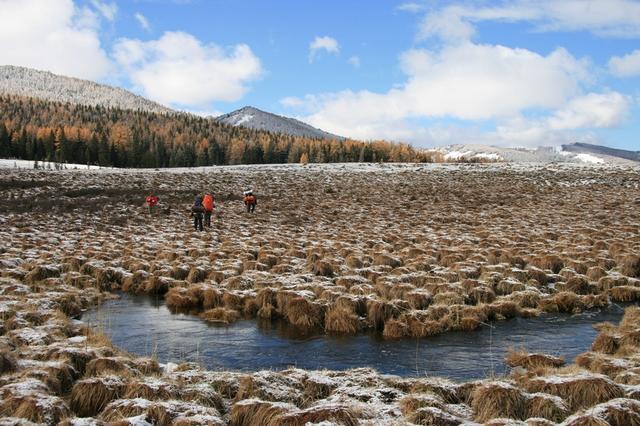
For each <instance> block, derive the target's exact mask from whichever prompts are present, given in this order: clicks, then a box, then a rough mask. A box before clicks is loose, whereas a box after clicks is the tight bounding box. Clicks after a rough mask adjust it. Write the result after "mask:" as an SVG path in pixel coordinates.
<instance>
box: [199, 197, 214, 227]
mask: <svg viewBox="0 0 640 426" xmlns="http://www.w3.org/2000/svg"><path fill="white" fill-rule="evenodd" d="M202 206H203V207H204V226H208V227H211V215H212V214H213V209H215V208H216V205H215V197H214V196H213V194H212V193H210V192H207V193H206V194H205V196H204V198H203V199H202Z"/></svg>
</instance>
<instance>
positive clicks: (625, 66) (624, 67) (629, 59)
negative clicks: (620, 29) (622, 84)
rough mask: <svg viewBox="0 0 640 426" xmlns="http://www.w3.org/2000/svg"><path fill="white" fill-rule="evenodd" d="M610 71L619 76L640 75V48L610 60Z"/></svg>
mask: <svg viewBox="0 0 640 426" xmlns="http://www.w3.org/2000/svg"><path fill="white" fill-rule="evenodd" d="M609 71H610V72H611V73H612V74H613V75H616V76H618V77H631V76H635V75H640V49H638V50H634V51H633V52H631V53H629V54H626V55H624V56H614V57H612V58H611V59H610V60H609Z"/></svg>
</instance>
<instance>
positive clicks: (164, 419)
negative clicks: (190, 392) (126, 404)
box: [147, 401, 225, 426]
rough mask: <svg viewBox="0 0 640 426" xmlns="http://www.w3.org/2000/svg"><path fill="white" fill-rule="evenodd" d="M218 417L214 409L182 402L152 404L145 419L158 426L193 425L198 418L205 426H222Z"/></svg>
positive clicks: (218, 414) (222, 423)
mask: <svg viewBox="0 0 640 426" xmlns="http://www.w3.org/2000/svg"><path fill="white" fill-rule="evenodd" d="M219 416H220V413H219V412H218V410H216V409H215V408H212V407H202V406H200V405H196V404H192V403H189V402H182V401H166V402H164V401H163V402H154V403H152V404H151V405H150V406H149V409H148V410H147V418H148V419H149V421H150V422H151V423H152V424H154V425H158V426H170V425H174V424H182V425H189V424H194V423H193V422H194V421H196V419H197V418H198V417H200V418H201V419H203V420H204V419H206V424H210V425H215V426H223V425H224V424H225V423H224V422H223V421H222V420H221V419H220V418H219ZM201 423H202V421H201ZM201 423H200V424H201ZM196 424H198V423H196Z"/></svg>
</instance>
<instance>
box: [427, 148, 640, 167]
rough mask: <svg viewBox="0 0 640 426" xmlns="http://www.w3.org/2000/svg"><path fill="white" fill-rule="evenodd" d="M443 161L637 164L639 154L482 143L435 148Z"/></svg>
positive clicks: (639, 158)
mask: <svg viewBox="0 0 640 426" xmlns="http://www.w3.org/2000/svg"><path fill="white" fill-rule="evenodd" d="M435 150H437V151H440V152H442V154H443V157H444V160H445V161H474V160H477V161H504V162H508V163H554V162H573V163H594V164H603V163H607V164H627V165H637V164H638V162H640V152H638V151H628V150H624V149H617V148H609V147H606V146H602V145H593V144H587V143H579V142H577V143H572V144H565V145H561V146H556V147H552V146H540V147H537V148H506V147H497V146H490V145H482V144H457V145H447V146H442V147H437V148H435Z"/></svg>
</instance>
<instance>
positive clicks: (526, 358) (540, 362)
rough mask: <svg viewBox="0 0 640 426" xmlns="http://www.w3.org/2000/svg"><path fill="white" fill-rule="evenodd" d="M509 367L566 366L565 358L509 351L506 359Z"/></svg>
mask: <svg viewBox="0 0 640 426" xmlns="http://www.w3.org/2000/svg"><path fill="white" fill-rule="evenodd" d="M505 361H506V362H507V365H509V366H510V367H522V368H526V369H531V368H539V367H552V368H558V367H561V366H563V365H564V363H565V362H564V357H556V356H552V355H546V354H541V353H527V352H524V351H516V350H514V349H509V351H508V352H507V356H506V357H505Z"/></svg>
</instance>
